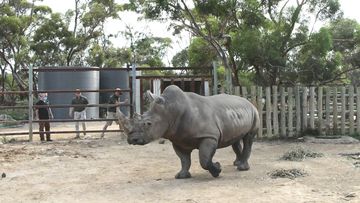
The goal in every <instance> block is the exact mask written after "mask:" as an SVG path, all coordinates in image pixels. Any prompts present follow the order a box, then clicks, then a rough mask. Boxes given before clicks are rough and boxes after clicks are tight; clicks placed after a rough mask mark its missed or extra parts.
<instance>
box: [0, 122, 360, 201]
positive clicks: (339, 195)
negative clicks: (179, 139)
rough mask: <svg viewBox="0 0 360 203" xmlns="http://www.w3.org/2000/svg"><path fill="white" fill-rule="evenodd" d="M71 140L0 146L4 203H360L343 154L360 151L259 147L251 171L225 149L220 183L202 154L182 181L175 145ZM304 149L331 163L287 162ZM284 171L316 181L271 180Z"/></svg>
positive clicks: (358, 175)
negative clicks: (293, 152) (295, 151)
mask: <svg viewBox="0 0 360 203" xmlns="http://www.w3.org/2000/svg"><path fill="white" fill-rule="evenodd" d="M57 127H59V126H57ZM60 127H61V128H64V126H61V125H60ZM92 127H94V125H93V126H92ZM114 127H115V126H112V128H113V129H115V128H114ZM94 128H95V127H94ZM64 136H65V135H64ZM71 136H73V135H71ZM71 136H69V135H67V137H66V139H64V137H61V136H54V139H55V141H54V142H52V143H40V142H38V141H35V142H33V143H25V142H15V143H10V144H2V145H0V174H1V173H5V174H6V177H5V178H1V177H0V202H1V203H3V202H360V168H356V167H355V165H354V163H355V162H356V160H351V159H349V158H346V157H344V156H341V155H339V153H356V152H360V145H359V144H310V143H291V142H282V141H272V142H255V143H254V148H253V154H252V157H251V159H250V164H251V169H250V170H249V171H245V172H239V171H237V170H236V169H235V167H234V166H233V165H232V162H233V160H234V154H233V152H232V149H231V148H225V149H220V150H218V151H217V153H216V155H215V158H214V160H215V161H219V162H220V163H221V164H222V173H221V174H220V177H218V178H213V177H211V175H210V174H209V173H208V172H207V171H205V170H203V169H202V168H201V167H200V165H199V160H198V151H197V150H195V151H194V152H193V153H192V167H191V173H192V176H193V178H191V179H186V180H176V179H174V176H175V174H176V173H177V172H178V170H179V169H180V161H179V159H178V158H177V156H176V155H175V152H174V151H173V149H172V146H171V143H170V142H168V141H167V142H165V144H159V143H158V142H153V143H151V144H148V145H146V146H130V145H127V144H126V142H125V140H123V139H122V138H121V136H119V135H116V134H115V133H114V134H109V135H108V136H107V137H106V139H105V140H100V139H97V138H98V137H99V135H96V134H93V135H91V136H90V138H88V139H82V140H71V139H69V137H71ZM297 146H302V147H304V148H306V149H310V150H312V151H315V152H321V153H323V154H324V156H323V157H320V158H315V159H306V160H304V161H302V162H291V161H283V160H280V159H279V158H280V157H281V156H282V155H283V154H284V153H285V152H287V151H289V150H290V149H293V148H295V147H297ZM281 168H283V169H291V168H297V169H302V170H304V171H305V172H307V173H308V175H307V176H305V177H299V178H296V179H287V178H278V179H273V178H271V177H270V176H269V173H270V172H272V171H274V170H275V169H281Z"/></svg>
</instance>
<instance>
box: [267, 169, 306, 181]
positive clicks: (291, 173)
mask: <svg viewBox="0 0 360 203" xmlns="http://www.w3.org/2000/svg"><path fill="white" fill-rule="evenodd" d="M306 175H307V173H306V172H305V171H303V170H301V169H296V168H294V169H276V170H275V171H273V172H271V173H269V176H270V177H271V178H289V179H295V178H297V177H304V176H306Z"/></svg>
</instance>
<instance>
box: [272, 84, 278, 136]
mask: <svg viewBox="0 0 360 203" xmlns="http://www.w3.org/2000/svg"><path fill="white" fill-rule="evenodd" d="M272 89H273V126H274V136H279V121H278V118H279V113H278V89H277V86H273V87H272Z"/></svg>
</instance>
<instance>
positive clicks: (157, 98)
mask: <svg viewBox="0 0 360 203" xmlns="http://www.w3.org/2000/svg"><path fill="white" fill-rule="evenodd" d="M146 96H147V98H148V99H149V101H150V102H153V101H155V103H157V104H164V103H165V99H164V97H162V96H157V95H155V94H153V93H151V92H150V90H148V91H146Z"/></svg>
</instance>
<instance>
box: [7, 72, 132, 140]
mask: <svg viewBox="0 0 360 203" xmlns="http://www.w3.org/2000/svg"><path fill="white" fill-rule="evenodd" d="M102 70H116V71H129V69H125V70H124V69H119V68H102V69H99V68H78V67H66V68H65V67H64V68H51V67H43V68H37V69H32V67H29V72H28V74H29V90H28V91H0V95H9V94H15V95H21V94H22V95H25V94H26V95H27V96H28V105H27V106H25V105H24V106H0V110H3V109H28V119H27V120H16V121H15V122H16V123H17V124H24V123H28V126H29V129H28V131H23V132H1V133H0V136H15V135H29V141H32V140H33V134H40V132H39V131H33V123H39V122H43V121H48V122H51V123H53V122H98V121H116V119H101V118H99V119H85V120H75V119H49V120H34V116H33V112H34V109H35V108H37V107H50V108H70V107H111V106H117V105H110V104H87V105H72V104H50V105H41V106H38V105H34V101H33V98H34V95H36V94H39V93H54V94H56V93H57V94H59V93H75V92H76V90H75V89H74V90H41V91H40V90H33V73H34V72H45V71H56V72H59V71H61V72H65V71H72V72H79V71H102ZM81 92H99V93H101V92H114V89H101V90H89V89H82V90H81ZM121 92H129V93H131V89H121ZM122 106H127V107H128V108H129V107H131V104H123V105H122ZM9 122H14V121H6V120H4V121H0V124H1V123H3V124H4V123H5V124H6V123H9ZM101 132H104V131H103V130H86V131H83V130H80V131H75V130H70V131H63V130H62V131H43V132H41V133H51V134H67V133H101ZM105 132H122V130H106V131H105Z"/></svg>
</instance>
